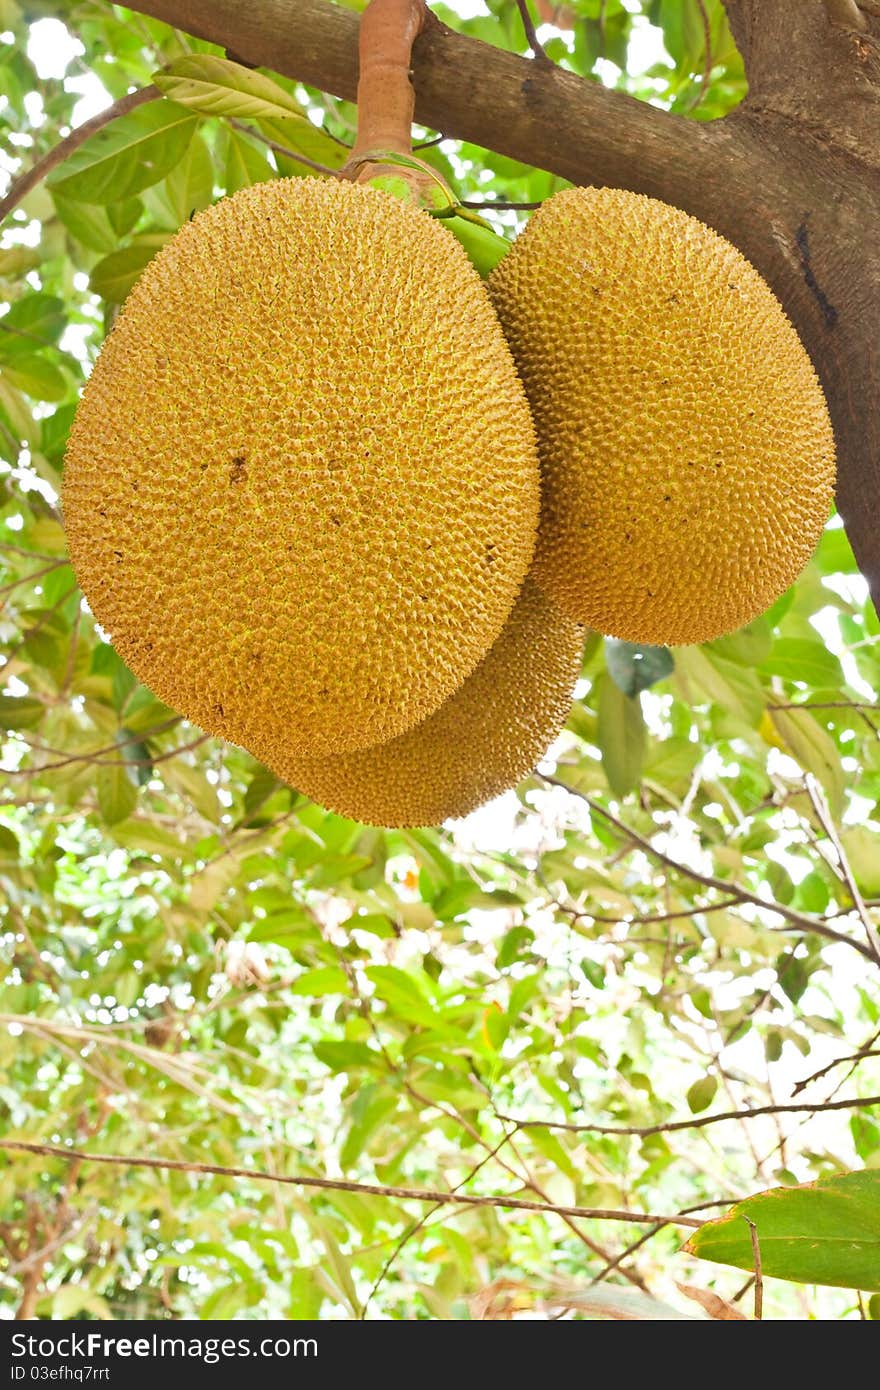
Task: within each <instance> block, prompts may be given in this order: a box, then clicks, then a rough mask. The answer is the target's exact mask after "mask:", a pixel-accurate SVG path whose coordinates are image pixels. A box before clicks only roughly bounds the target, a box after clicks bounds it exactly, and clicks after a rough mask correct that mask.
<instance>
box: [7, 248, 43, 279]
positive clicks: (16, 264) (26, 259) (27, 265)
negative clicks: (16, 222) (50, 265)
mask: <svg viewBox="0 0 880 1390" xmlns="http://www.w3.org/2000/svg"><path fill="white" fill-rule="evenodd" d="M39 264H40V253H39V251H38V250H37V249H36V247H33V246H5V247H3V249H2V250H0V275H2V276H10V275H26V274H27V272H28V271H29V270H36V268H37V266H38V265H39Z"/></svg>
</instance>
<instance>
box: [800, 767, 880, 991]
mask: <svg viewBox="0 0 880 1390" xmlns="http://www.w3.org/2000/svg"><path fill="white" fill-rule="evenodd" d="M804 783H805V785H806V788H807V795H808V796H809V798H810V802H811V804H812V807H813V810H814V811H815V812H816V816H817V818H818V820H819V824H820V825H821V826H822V829H823V830H824V831H825V834H826V835H827V836H828V838H829V840H830V841H831V843H832V845H833V846H834V849H835V851H836V853H837V858H838V861H839V863H840V872H841V874H842V875H843V881H844V883H845V884H846V886H847V888H848V889H849V894H850V897H851V898H852V900H853V904H854V906H855V909H856V912H857V913H858V914H859V918H860V920H861V923H862V926H863V927H864V928H865V935H866V937H867V938H868V945H869V946H870V948H871V953H872V955H873V956H874V959H875V961H876V962H877V964H878V965H880V936H878V934H877V928H876V927H875V926H874V923H873V922H872V921H871V918H870V916H869V915H868V909H867V907H866V906H865V900H864V898H863V897H862V894H861V892H860V890H859V886H858V884H857V883H856V879H855V874H854V873H853V871H852V867H851V865H850V862H849V860H848V859H847V857H846V851H845V849H844V848H843V845H842V844H841V841H840V836H839V835H838V833H837V827H836V826H835V824H834V821H833V819H832V816H831V808H830V807H829V805H828V802H827V800H826V799H825V794H824V792H823V791H822V788H821V787H820V786H819V783H818V782H817V781H816V779H815V777H814V776H813V775H812V773H810V772H808V773H807V774H806V776H805V777H804Z"/></svg>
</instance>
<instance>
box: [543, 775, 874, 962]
mask: <svg viewBox="0 0 880 1390" xmlns="http://www.w3.org/2000/svg"><path fill="white" fill-rule="evenodd" d="M541 780H542V781H543V782H546V783H547V784H548V785H549V786H553V787H562V789H563V790H564V791H567V792H568V793H569V794H570V795H571V796H576V797H579V799H580V800H581V801H584V802H586V804H587V805H588V806H589V808H590V810H591V811H592V812H594V813H595V814H596V815H597V816H601V817H602V819H603V820H606V821H607V822H608V824H609V825H613V826H614V828H615V830H618V831H619V832H620V834H621V835H623V836H625V838H626V839H627V840H629V841H631V843H632V844H633V845H634V846H636V847H637V848H639V849H641V850H644V852H645V854H649V855H651V857H652V858H653V859H656V860H658V862H659V863H661V864H665V865H666V867H667V868H669V869H672V870H674V872H675V873H677V874H683V875H684V877H685V878H689V879H691V881H692V882H694V883H701V884H702V885H703V887H704V888H715V889H717V890H718V892H719V893H725V894H727V895H728V896H733V895H735V896H736V898H737V899H738V901H739V902H741V903H751V904H752V905H753V906H754V907H760V908H761V909H762V910H763V911H764V912H775V913H776V915H777V916H779V917H781V918H782V919H783V920H784V921H786V922H788V923H789V924H790V925H791V926H792V927H796V928H797V929H798V930H799V931H803V932H813V933H814V934H815V935H816V936H824V937H825V938H826V940H828V941H836V942H837V943H838V944H839V945H841V946H850V947H851V948H852V949H853V950H854V951H858V953H859V955H862V956H864V957H865V958H866V959H867V960H870V961H871V962H874V963H876V958H875V955H874V951H873V950H872V949H871V947H870V946H863V945H862V943H861V942H860V941H854V940H853V939H852V937H850V936H846V935H845V934H844V933H843V932H839V931H835V930H834V928H833V927H829V926H828V924H827V922H825V921H824V920H823V919H822V918H820V917H809V916H807V914H806V913H803V912H795V910H794V909H793V908H790V907H786V906H785V905H784V904H783V903H779V902H767V901H766V899H764V898H760V897H758V894H757V893H752V892H751V891H750V890H749V889H748V888H743V887H742V886H741V885H740V884H738V883H731V882H730V881H729V880H728V879H723V878H715V876H714V875H713V874H701V873H700V872H699V871H698V870H697V869H691V868H690V867H689V866H688V865H687V864H680V863H679V862H678V860H677V859H673V858H672V857H671V855H668V854H664V852H663V850H661V849H657V847H656V846H655V845H652V844H651V841H650V840H647V839H645V837H644V835H640V834H639V832H638V831H637V830H633V829H632V827H631V826H628V825H626V824H624V822H623V821H621V820H619V819H618V818H617V816H615V815H614V814H613V812H611V811H609V810H607V809H606V808H605V807H604V806H603V805H601V803H600V802H598V801H596V800H594V798H593V797H591V796H588V795H587V794H586V792H582V791H579V790H578V789H577V788H576V787H570V786H569V785H568V783H567V782H563V781H562V780H561V778H558V777H546V776H543V775H542V776H541Z"/></svg>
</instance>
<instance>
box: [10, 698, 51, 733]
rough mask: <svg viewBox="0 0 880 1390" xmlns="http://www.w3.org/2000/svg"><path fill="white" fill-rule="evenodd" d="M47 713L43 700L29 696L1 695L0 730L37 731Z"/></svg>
mask: <svg viewBox="0 0 880 1390" xmlns="http://www.w3.org/2000/svg"><path fill="white" fill-rule="evenodd" d="M45 713H46V706H45V705H44V704H43V702H42V700H32V699H30V698H29V697H28V696H27V695H0V729H35V728H36V726H37V725H38V724H39V723H40V720H41V719H42V718H43V715H44V714H45Z"/></svg>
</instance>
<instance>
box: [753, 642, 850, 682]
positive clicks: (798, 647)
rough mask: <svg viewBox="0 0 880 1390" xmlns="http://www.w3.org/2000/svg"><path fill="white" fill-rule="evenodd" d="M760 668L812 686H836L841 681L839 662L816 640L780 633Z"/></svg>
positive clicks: (774, 674) (771, 673)
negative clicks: (782, 635) (781, 634)
mask: <svg viewBox="0 0 880 1390" xmlns="http://www.w3.org/2000/svg"><path fill="white" fill-rule="evenodd" d="M761 670H762V671H763V672H765V673H766V674H767V675H770V676H782V678H783V680H787V681H802V682H803V683H804V684H805V685H811V686H813V688H814V689H832V690H838V689H839V688H840V686H841V685H842V684H843V672H842V670H841V669H840V662H839V661H838V659H837V657H836V656H835V655H834V653H833V652H830V651H829V650H828V648H827V647H825V646H823V644H822V643H821V642H819V641H816V642H814V641H812V640H811V639H810V638H806V637H780V638H779V640H778V641H776V642H774V643H773V646H772V647H771V649H770V653H769V655H768V656H767V657H766V659H765V660H764V662H763V665H762V667H761Z"/></svg>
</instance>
